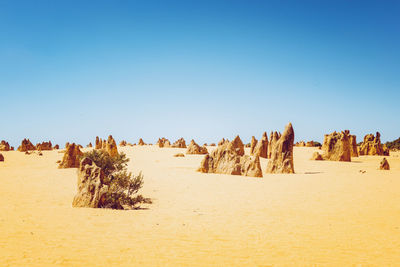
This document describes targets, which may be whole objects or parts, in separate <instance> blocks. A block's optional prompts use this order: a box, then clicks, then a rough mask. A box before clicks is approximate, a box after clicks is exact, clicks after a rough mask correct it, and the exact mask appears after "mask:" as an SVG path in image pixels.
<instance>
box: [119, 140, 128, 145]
mask: <svg viewBox="0 0 400 267" xmlns="http://www.w3.org/2000/svg"><path fill="white" fill-rule="evenodd" d="M126 144H127V142H126V141H125V140H122V141H121V142H119V146H126Z"/></svg>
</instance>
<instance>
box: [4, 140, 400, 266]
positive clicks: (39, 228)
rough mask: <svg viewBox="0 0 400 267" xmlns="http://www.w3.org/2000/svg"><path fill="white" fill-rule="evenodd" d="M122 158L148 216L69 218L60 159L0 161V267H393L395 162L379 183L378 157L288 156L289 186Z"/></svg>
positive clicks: (77, 211) (398, 260)
mask: <svg viewBox="0 0 400 267" xmlns="http://www.w3.org/2000/svg"><path fill="white" fill-rule="evenodd" d="M120 150H121V151H124V152H126V153H127V155H128V157H129V158H130V159H131V162H130V164H129V169H130V170H131V171H133V172H134V173H138V172H139V171H140V170H141V171H143V174H144V176H145V184H144V188H143V189H142V190H141V193H142V194H143V195H144V196H146V197H151V198H152V199H153V201H154V203H153V204H152V205H146V207H147V208H148V209H147V210H134V211H116V210H105V209H86V208H72V207H71V203H72V198H73V196H74V195H75V192H76V180H77V177H76V169H62V170H60V169H57V164H56V161H57V160H59V159H61V157H62V154H60V153H58V152H57V151H44V152H43V154H44V155H43V156H42V157H39V156H38V155H36V154H35V155H25V154H24V153H21V152H2V153H3V155H4V156H5V159H6V161H5V162H0V211H1V212H0V266H46V265H52V266H53V265H63V266H70V265H73V266H81V265H82V266H110V265H113V266H115V265H123V266H139V265H144V266H182V265H185V266H204V265H214V266H234V265H235V266H245V265H246V266H270V265H274V266H282V265H300V266H310V265H314V266H343V265H345V266H347V265H362V266H393V265H400V157H399V154H398V153H397V154H396V153H393V154H392V156H390V157H388V160H389V163H390V165H391V170H390V171H379V170H378V166H379V162H380V160H381V159H382V157H378V156H363V157H359V158H353V162H351V163H343V162H317V161H310V160H309V158H310V157H311V154H312V152H313V151H315V149H314V148H295V170H296V172H297V174H295V175H265V174H264V178H250V177H241V176H230V175H218V174H202V173H197V172H196V168H197V167H198V166H199V164H200V161H201V159H202V158H203V156H197V155H189V156H186V157H184V158H175V157H173V156H172V155H173V154H175V153H177V152H184V151H185V150H184V149H173V148H163V149H159V148H157V147H154V146H147V147H133V148H132V147H124V148H120ZM266 163H267V160H264V159H263V160H262V167H263V170H265V168H266ZM359 170H365V171H366V173H364V174H362V173H360V172H359Z"/></svg>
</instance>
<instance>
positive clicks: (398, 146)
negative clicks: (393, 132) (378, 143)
mask: <svg viewBox="0 0 400 267" xmlns="http://www.w3.org/2000/svg"><path fill="white" fill-rule="evenodd" d="M385 145H386V146H387V147H388V148H389V149H390V150H400V137H399V138H397V139H396V140H393V141H392V142H386V144H385Z"/></svg>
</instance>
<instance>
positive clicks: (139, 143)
mask: <svg viewBox="0 0 400 267" xmlns="http://www.w3.org/2000/svg"><path fill="white" fill-rule="evenodd" d="M138 145H139V146H144V145H146V144H145V142H143V139H142V138H140V139H139V142H138Z"/></svg>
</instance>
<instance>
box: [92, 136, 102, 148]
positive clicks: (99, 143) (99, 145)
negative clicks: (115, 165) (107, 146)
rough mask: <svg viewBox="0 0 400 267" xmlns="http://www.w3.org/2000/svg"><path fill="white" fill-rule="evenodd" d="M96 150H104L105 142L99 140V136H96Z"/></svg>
mask: <svg viewBox="0 0 400 267" xmlns="http://www.w3.org/2000/svg"><path fill="white" fill-rule="evenodd" d="M94 148H95V149H102V148H103V140H101V138H99V137H98V136H96V143H95V146H94Z"/></svg>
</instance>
